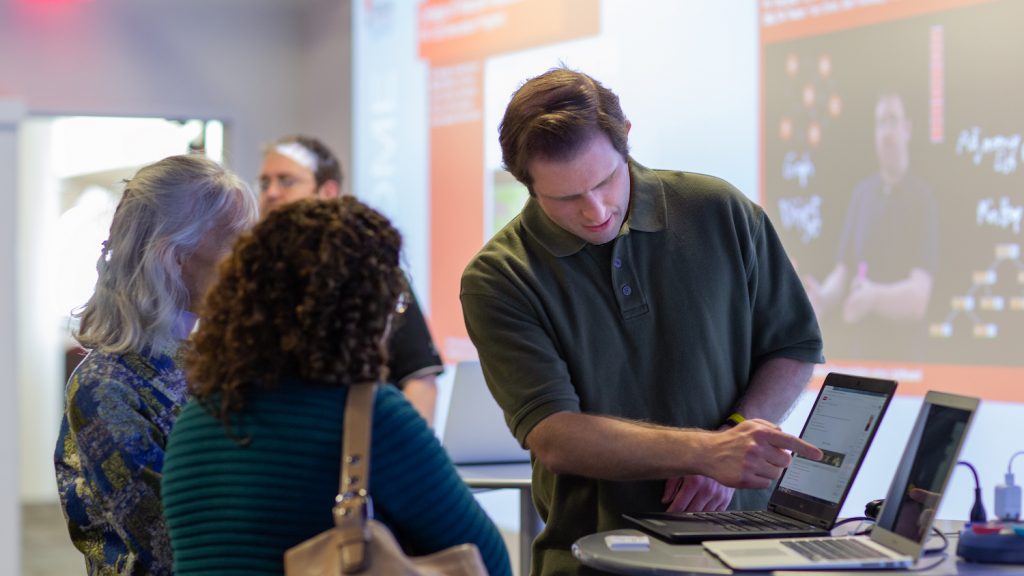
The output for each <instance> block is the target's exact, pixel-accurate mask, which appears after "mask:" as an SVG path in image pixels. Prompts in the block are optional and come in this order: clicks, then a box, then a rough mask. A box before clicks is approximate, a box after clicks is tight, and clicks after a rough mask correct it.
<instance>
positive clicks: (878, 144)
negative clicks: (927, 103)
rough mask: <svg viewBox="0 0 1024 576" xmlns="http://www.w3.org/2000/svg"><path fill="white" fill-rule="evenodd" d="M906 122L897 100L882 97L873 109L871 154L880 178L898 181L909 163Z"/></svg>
mask: <svg viewBox="0 0 1024 576" xmlns="http://www.w3.org/2000/svg"><path fill="white" fill-rule="evenodd" d="M909 145H910V120H909V119H908V118H907V115H906V112H905V111H904V109H903V100H902V99H900V98H899V97H898V96H894V95H890V96H883V97H882V98H881V99H880V100H879V101H878V104H877V105H876V106H875V152H876V153H877V154H878V164H879V167H880V168H881V170H882V174H883V176H885V177H886V178H887V179H888V180H892V181H896V180H899V179H900V178H901V177H902V176H903V174H904V173H906V171H907V167H908V165H909V163H910V152H909Z"/></svg>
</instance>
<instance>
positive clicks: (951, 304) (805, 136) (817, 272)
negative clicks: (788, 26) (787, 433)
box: [764, 1, 1024, 366]
mask: <svg viewBox="0 0 1024 576" xmlns="http://www.w3.org/2000/svg"><path fill="white" fill-rule="evenodd" d="M1021 21H1024V3H1021V2H1012V1H1000V2H988V3H980V4H971V5H965V6H963V7H959V8H955V9H952V10H948V11H945V12H929V13H926V14H921V15H917V16H911V17H906V18H901V19H896V20H891V21H880V22H879V23H875V24H870V25H867V26H861V27H857V28H851V29H846V30H841V31H838V32H834V33H831V34H828V35H810V36H808V35H803V36H800V37H798V38H794V39H791V40H781V41H778V42H773V43H768V44H766V45H765V47H764V78H765V80H764V83H765V92H764V93H765V112H764V183H765V195H764V196H765V197H764V205H765V208H766V210H767V211H768V213H769V215H770V216H771V217H772V219H773V221H775V222H776V224H777V226H778V228H779V229H780V233H781V234H782V236H783V240H784V242H785V244H786V248H787V250H788V252H789V253H790V255H791V256H792V258H793V260H794V262H795V264H796V266H797V270H798V272H799V273H800V275H801V277H802V279H803V281H804V284H805V287H806V288H807V292H808V295H809V296H810V297H811V300H812V303H813V304H814V306H815V309H816V311H817V312H818V317H819V321H820V322H821V325H822V330H823V332H824V336H825V346H826V350H825V353H826V356H827V357H828V358H830V359H832V360H864V361H896V362H911V363H913V362H932V363H943V364H989V365H1004V366H1009V365H1020V363H1021V362H1022V358H1021V356H1020V353H1019V346H1017V345H1011V343H1014V342H1017V343H1019V342H1020V341H1021V340H1022V338H1024V257H1022V252H1021V246H1022V244H1024V236H1022V232H1021V224H1022V222H1021V220H1022V218H1024V169H1022V167H1021V162H1022V161H1024V148H1022V146H1021V144H1022V142H1021V140H1022V134H1024V114H1022V113H1021V111H1020V105H1019V95H1020V92H1021V88H1022V87H1024V62H1022V61H1021V59H1020V57H1019V55H1020V54H1021V53H1024V36H1022V35H1021V34H1020V33H1019V30H1018V29H1017V23H1019V22H1021Z"/></svg>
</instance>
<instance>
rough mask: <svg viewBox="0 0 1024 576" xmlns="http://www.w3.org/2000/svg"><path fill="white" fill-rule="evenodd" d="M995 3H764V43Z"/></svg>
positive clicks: (828, 0)
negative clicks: (961, 7)
mask: <svg viewBox="0 0 1024 576" xmlns="http://www.w3.org/2000/svg"><path fill="white" fill-rule="evenodd" d="M991 1H992V0H882V1H880V2H879V1H872V2H840V1H838V0H798V1H796V2H793V1H791V0H786V1H784V2H780V1H779V0H761V9H760V14H759V17H760V23H761V43H762V44H771V43H773V42H780V41H783V40H792V39H794V38H803V37H806V36H815V35H818V34H826V33H829V32H837V31H839V30H847V29H849V28H858V27H860V26H867V25H869V24H878V23H879V22H887V21H890V20H899V19H901V18H908V17H910V16H917V15H919V14H927V13H929V12H940V11H942V10H949V9H951V8H957V7H960V6H970V5H973V4H981V3H984V2H991Z"/></svg>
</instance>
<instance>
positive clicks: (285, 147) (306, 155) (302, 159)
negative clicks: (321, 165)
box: [274, 142, 317, 174]
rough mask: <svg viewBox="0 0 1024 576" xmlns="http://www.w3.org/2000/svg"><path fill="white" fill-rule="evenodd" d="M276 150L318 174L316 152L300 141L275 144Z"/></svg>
mask: <svg viewBox="0 0 1024 576" xmlns="http://www.w3.org/2000/svg"><path fill="white" fill-rule="evenodd" d="M274 152H277V153H278V154H280V155H281V156H285V157H286V158H288V159H289V160H291V161H292V162H295V163H296V164H298V165H300V166H302V167H303V168H305V169H307V170H309V171H310V172H312V173H314V174H316V169H317V161H316V154H313V152H312V151H310V150H309V149H308V148H306V147H305V146H303V145H302V144H299V143H298V142H285V143H284V144H278V145H277V146H274Z"/></svg>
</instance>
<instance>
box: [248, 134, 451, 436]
mask: <svg viewBox="0 0 1024 576" xmlns="http://www.w3.org/2000/svg"><path fill="white" fill-rule="evenodd" d="M341 179H342V174H341V163H340V162H338V158H337V157H336V156H335V155H334V153H333V152H331V150H330V149H329V148H328V147H327V146H326V145H324V143H323V142H321V141H319V140H317V139H316V138H312V137H309V136H286V137H284V138H281V139H280V140H278V141H276V142H274V143H273V144H271V145H270V146H268V147H267V148H266V150H265V151H264V155H263V166H262V168H261V169H260V178H259V188H260V214H263V215H266V214H268V213H270V212H271V211H272V210H274V209H275V208H277V207H279V206H283V205H285V204H287V203H289V202H294V201H296V200H301V199H303V198H310V197H314V196H315V197H319V198H324V199H332V198H337V197H339V196H340V195H341ZM388 352H389V359H388V369H389V374H390V378H391V381H392V382H394V383H395V384H396V385H397V386H398V387H399V388H400V389H401V390H402V392H403V393H404V394H405V397H406V398H407V399H408V400H409V402H410V403H411V404H412V405H413V406H415V407H416V410H417V411H418V412H419V413H420V414H421V415H422V416H423V418H424V419H426V421H427V424H430V425H433V421H434V408H435V404H436V402H437V383H436V377H437V375H438V374H440V373H441V372H442V370H443V366H442V364H441V358H440V356H438V354H437V349H436V348H435V347H434V342H433V340H432V338H431V336H430V331H429V329H428V328H427V323H426V321H425V320H424V318H423V312H421V311H420V307H419V304H418V303H417V302H416V297H415V295H413V294H412V291H411V290H410V291H409V297H408V298H407V299H406V301H405V302H404V304H403V306H402V309H401V310H399V315H398V316H396V318H395V320H394V324H393V326H392V332H391V337H390V341H389V350H388Z"/></svg>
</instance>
